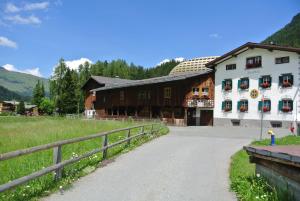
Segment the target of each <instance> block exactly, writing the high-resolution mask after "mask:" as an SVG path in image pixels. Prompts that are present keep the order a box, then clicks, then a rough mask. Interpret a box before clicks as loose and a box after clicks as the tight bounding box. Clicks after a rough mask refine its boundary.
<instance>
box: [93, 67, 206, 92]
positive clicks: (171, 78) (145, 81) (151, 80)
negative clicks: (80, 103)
mask: <svg viewBox="0 0 300 201" xmlns="http://www.w3.org/2000/svg"><path fill="white" fill-rule="evenodd" d="M210 72H212V70H211V69H205V70H202V71H198V72H186V73H178V74H176V75H167V76H162V77H155V78H149V79H143V80H130V81H129V82H125V83H114V84H110V85H107V86H104V87H100V88H97V89H92V90H91V91H104V90H109V89H118V88H126V87H134V86H142V85H149V84H157V83H164V82H172V81H178V80H185V79H188V78H192V77H196V76H199V75H204V74H207V73H210Z"/></svg>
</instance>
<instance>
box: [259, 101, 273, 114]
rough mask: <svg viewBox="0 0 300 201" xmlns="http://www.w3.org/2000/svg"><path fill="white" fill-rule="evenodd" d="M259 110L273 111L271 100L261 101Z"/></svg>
mask: <svg viewBox="0 0 300 201" xmlns="http://www.w3.org/2000/svg"><path fill="white" fill-rule="evenodd" d="M258 110H259V111H263V112H269V111H271V100H264V101H259V102H258Z"/></svg>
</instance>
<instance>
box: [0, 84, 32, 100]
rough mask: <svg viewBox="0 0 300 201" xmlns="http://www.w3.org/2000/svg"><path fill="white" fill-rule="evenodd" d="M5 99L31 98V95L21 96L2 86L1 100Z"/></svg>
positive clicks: (0, 91)
mask: <svg viewBox="0 0 300 201" xmlns="http://www.w3.org/2000/svg"><path fill="white" fill-rule="evenodd" d="M3 100H29V97H23V96H20V95H19V94H17V93H15V92H12V91H9V90H8V89H6V88H5V87H2V86H0V101H3Z"/></svg>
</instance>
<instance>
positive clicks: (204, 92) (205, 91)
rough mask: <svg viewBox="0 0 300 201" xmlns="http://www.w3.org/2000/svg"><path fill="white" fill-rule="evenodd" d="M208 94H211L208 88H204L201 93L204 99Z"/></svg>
mask: <svg viewBox="0 0 300 201" xmlns="http://www.w3.org/2000/svg"><path fill="white" fill-rule="evenodd" d="M208 92H209V88H208V87H204V88H202V93H201V95H202V97H204V98H206V97H208Z"/></svg>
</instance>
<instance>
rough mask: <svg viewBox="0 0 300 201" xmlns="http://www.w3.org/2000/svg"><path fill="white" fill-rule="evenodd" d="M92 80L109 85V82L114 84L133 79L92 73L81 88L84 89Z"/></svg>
mask: <svg viewBox="0 0 300 201" xmlns="http://www.w3.org/2000/svg"><path fill="white" fill-rule="evenodd" d="M90 80H95V81H96V82H97V83H98V84H100V85H104V86H106V85H109V84H114V83H125V82H126V83H127V82H130V81H131V80H127V79H121V78H113V77H104V76H94V75H92V76H91V77H90V78H89V79H88V80H87V81H86V82H85V83H84V85H83V86H82V87H81V88H82V89H83V88H84V87H85V86H86V85H87V83H88V82H89V81H90Z"/></svg>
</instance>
